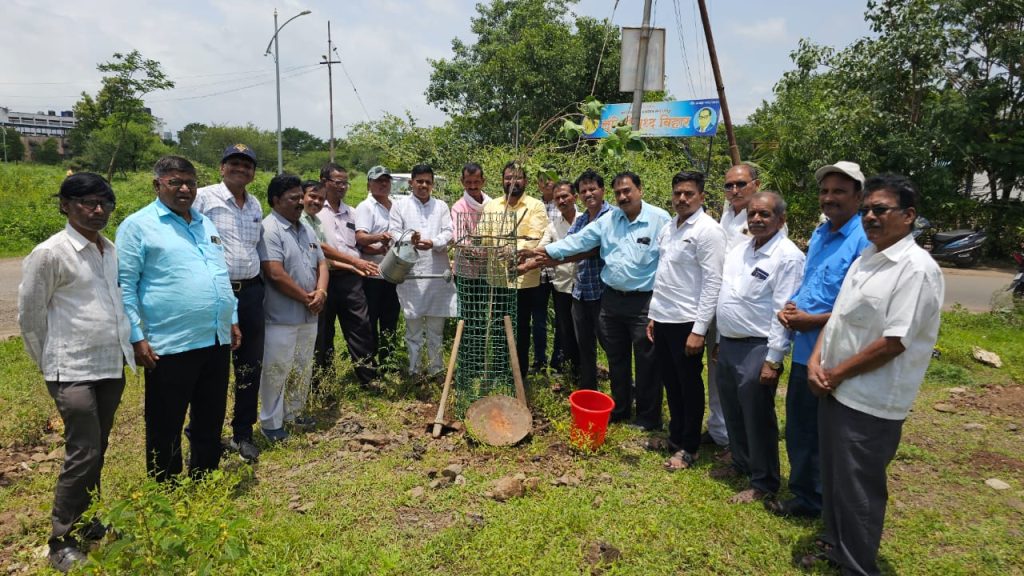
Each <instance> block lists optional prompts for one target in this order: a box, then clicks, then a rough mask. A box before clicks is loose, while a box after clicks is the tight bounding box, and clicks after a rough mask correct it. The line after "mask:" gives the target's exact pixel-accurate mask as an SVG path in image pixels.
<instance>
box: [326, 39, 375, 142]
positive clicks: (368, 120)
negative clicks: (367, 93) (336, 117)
mask: <svg viewBox="0 0 1024 576" xmlns="http://www.w3.org/2000/svg"><path fill="white" fill-rule="evenodd" d="M332 49H333V50H334V54H335V55H336V56H337V57H338V64H340V65H341V71H342V72H344V73H345V78H347V79H348V83H349V85H350V86H352V91H353V92H355V93H356V100H357V101H358V102H359V107H360V108H362V109H363V114H365V115H366V121H367V122H371V121H372V119H371V118H370V112H369V111H368V110H367V109H366V104H363V97H362V96H360V95H359V89H358V88H356V83H355V82H354V81H353V80H352V76H351V75H349V73H348V68H345V61H344V60H342V59H341V52H338V47H337V46H332ZM337 127H338V126H337V125H335V128H337Z"/></svg>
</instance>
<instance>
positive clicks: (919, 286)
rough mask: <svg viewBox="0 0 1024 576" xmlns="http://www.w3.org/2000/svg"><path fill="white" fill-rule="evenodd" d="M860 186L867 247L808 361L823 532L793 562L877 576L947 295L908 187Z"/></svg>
mask: <svg viewBox="0 0 1024 576" xmlns="http://www.w3.org/2000/svg"><path fill="white" fill-rule="evenodd" d="M864 189H865V197H864V204H863V207H864V208H865V209H866V213H865V214H864V216H863V218H862V219H860V220H861V224H863V229H864V231H865V232H866V234H867V239H868V240H869V241H870V242H871V245H869V246H868V247H867V248H866V249H865V250H864V251H863V253H862V254H861V255H860V258H858V259H857V260H856V261H854V262H853V264H852V265H851V266H850V269H849V272H848V274H847V278H846V280H845V281H844V282H843V286H842V289H841V290H840V291H839V295H838V297H837V298H836V301H835V306H834V308H833V311H832V314H831V315H830V317H829V319H828V321H827V323H826V324H825V326H824V328H823V329H822V330H821V336H819V337H818V339H817V342H816V344H815V346H814V350H813V352H812V353H811V355H810V358H809V361H808V365H807V370H808V383H809V385H810V387H809V390H810V391H811V392H813V394H814V396H816V397H817V399H818V402H819V404H818V422H820V423H821V430H820V433H821V479H822V495H823V508H822V517H823V519H824V524H825V526H824V528H825V530H824V534H823V535H822V537H821V539H820V540H821V544H820V546H819V550H818V551H817V552H816V553H814V554H810V555H808V556H806V557H804V558H803V559H802V560H801V562H800V563H801V565H804V566H808V567H813V566H814V565H815V564H817V563H818V561H819V560H823V561H825V562H827V563H829V564H832V565H834V566H838V567H840V568H841V569H842V572H843V573H844V574H880V573H881V572H880V571H879V568H878V547H879V544H880V542H881V539H882V528H883V524H884V521H885V507H886V501H887V499H888V489H887V486H886V483H887V478H886V467H887V466H888V465H889V462H891V461H892V458H893V456H895V455H896V450H897V448H898V447H899V443H900V435H901V434H902V429H903V422H904V420H905V419H906V417H907V415H908V413H909V412H910V408H911V405H912V404H913V403H914V399H915V397H916V396H917V393H918V390H919V389H920V387H921V381H922V380H923V379H924V373H925V370H927V368H928V362H929V361H930V360H931V355H932V349H933V347H934V346H935V341H936V339H937V337H938V332H939V322H940V310H941V307H942V298H943V292H944V289H945V286H944V282H943V278H942V271H941V270H940V269H939V266H938V265H937V264H936V263H935V261H934V260H933V259H932V258H931V256H929V254H928V253H927V252H925V251H924V250H923V249H921V248H920V247H919V246H918V245H917V244H916V243H915V242H914V237H913V235H912V234H911V231H912V230H913V225H914V219H915V218H916V217H917V191H916V190H915V188H914V185H913V183H911V182H910V180H908V179H906V178H905V177H903V176H894V175H885V176H875V177H873V178H870V179H868V180H867V182H865V183H864ZM791 382H792V380H791ZM790 393H792V386H790ZM787 438H788V434H787Z"/></svg>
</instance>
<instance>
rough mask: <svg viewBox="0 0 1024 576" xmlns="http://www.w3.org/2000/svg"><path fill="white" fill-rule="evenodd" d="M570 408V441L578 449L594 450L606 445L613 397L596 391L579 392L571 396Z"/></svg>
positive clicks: (613, 405)
mask: <svg viewBox="0 0 1024 576" xmlns="http://www.w3.org/2000/svg"><path fill="white" fill-rule="evenodd" d="M569 408H570V410H571V411H572V429H571V430H570V431H569V440H570V441H571V442H572V444H573V445H574V446H576V447H578V448H589V449H591V450H594V449H596V448H598V447H599V446H601V444H604V435H605V433H606V432H607V431H608V418H609V417H611V414H612V409H613V408H615V401H614V400H612V397H611V396H609V395H607V394H604V393H601V392H598V391H596V390H577V391H575V392H573V393H572V394H569Z"/></svg>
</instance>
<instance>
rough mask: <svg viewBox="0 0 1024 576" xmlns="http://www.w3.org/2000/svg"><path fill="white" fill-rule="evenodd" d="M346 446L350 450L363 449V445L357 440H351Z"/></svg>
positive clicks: (357, 450)
mask: <svg viewBox="0 0 1024 576" xmlns="http://www.w3.org/2000/svg"><path fill="white" fill-rule="evenodd" d="M346 446H347V448H348V451H349V452H359V451H360V450H362V449H363V445H362V444H360V443H359V442H356V441H355V440H349V442H348V444H347V445H346Z"/></svg>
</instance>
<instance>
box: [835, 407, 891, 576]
mask: <svg viewBox="0 0 1024 576" xmlns="http://www.w3.org/2000/svg"><path fill="white" fill-rule="evenodd" d="M902 431H903V420H886V419H884V418H878V417H876V416H872V415H870V414H865V413H864V412H860V411H857V410H854V409H853V408H849V407H847V406H844V405H843V404H841V403H840V402H839V401H838V400H836V399H835V398H834V397H833V396H831V395H829V396H826V397H824V398H822V399H820V401H819V402H818V440H819V448H820V451H821V488H822V489H821V496H822V511H821V516H822V519H823V520H824V523H825V535H824V540H825V541H826V542H827V543H829V544H831V545H832V551H831V552H830V553H829V554H830V556H831V557H832V559H833V560H835V561H836V562H838V563H839V564H841V565H842V567H843V574H863V575H875V574H881V572H880V571H879V569H878V547H879V545H880V544H881V542H882V525H883V523H884V522H885V506H886V503H887V502H888V499H889V489H888V487H887V486H886V475H885V469H886V468H887V467H888V466H889V462H891V461H892V459H893V457H894V456H895V455H896V448H897V447H898V446H899V444H900V435H901V434H902Z"/></svg>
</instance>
